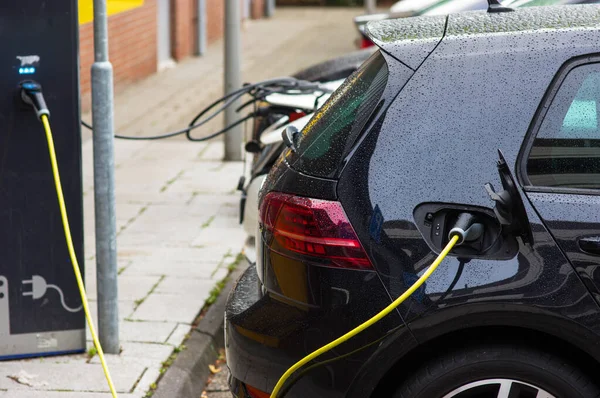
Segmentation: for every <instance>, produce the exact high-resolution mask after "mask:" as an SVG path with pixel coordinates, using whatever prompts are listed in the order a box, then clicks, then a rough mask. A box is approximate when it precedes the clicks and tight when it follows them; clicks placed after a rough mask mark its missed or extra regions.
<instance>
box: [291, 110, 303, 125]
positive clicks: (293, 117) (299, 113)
mask: <svg viewBox="0 0 600 398" xmlns="http://www.w3.org/2000/svg"><path fill="white" fill-rule="evenodd" d="M304 116H306V113H305V112H302V111H296V112H292V113H290V116H289V120H288V123H291V122H293V121H294V120H298V119H300V118H301V117H304Z"/></svg>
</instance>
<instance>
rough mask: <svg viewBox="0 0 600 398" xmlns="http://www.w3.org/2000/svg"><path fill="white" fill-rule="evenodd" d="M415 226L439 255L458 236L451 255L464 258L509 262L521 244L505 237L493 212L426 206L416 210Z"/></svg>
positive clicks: (432, 204)
mask: <svg viewBox="0 0 600 398" xmlns="http://www.w3.org/2000/svg"><path fill="white" fill-rule="evenodd" d="M414 217H415V224H416V225H417V228H418V229H419V231H420V232H421V234H422V235H423V237H424V239H425V241H426V242H427V244H428V245H429V246H430V247H431V249H432V250H433V251H435V252H437V253H439V252H440V251H441V250H442V249H443V247H444V246H445V245H446V244H447V243H448V242H449V241H450V239H451V238H452V236H454V235H457V236H458V238H459V240H458V242H457V244H456V246H455V247H454V248H453V249H452V251H451V252H450V254H451V255H454V256H460V257H464V258H486V259H498V260H499V259H509V258H512V257H514V256H515V255H516V253H517V251H518V243H517V241H516V240H515V238H514V236H512V234H504V233H503V228H502V225H501V224H500V223H499V222H498V220H497V218H496V216H495V213H494V211H493V210H492V209H488V208H485V207H478V206H467V205H458V204H449V203H423V204H421V205H419V206H417V208H416V209H415V211H414Z"/></svg>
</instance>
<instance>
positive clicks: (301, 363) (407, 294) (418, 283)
mask: <svg viewBox="0 0 600 398" xmlns="http://www.w3.org/2000/svg"><path fill="white" fill-rule="evenodd" d="M458 239H459V236H458V235H454V236H452V238H451V239H450V242H448V244H447V245H446V247H445V248H444V250H442V252H441V253H440V254H439V256H437V258H436V259H435V261H434V262H433V263H432V264H431V265H430V266H429V268H427V271H425V273H424V274H423V275H422V276H421V277H420V278H419V279H418V280H417V281H416V282H415V283H414V284H413V285H412V286H411V287H410V288H408V290H407V291H405V292H404V293H403V294H402V295H401V296H400V297H398V298H397V299H396V300H394V301H393V302H392V303H391V304H390V305H388V306H387V307H385V308H384V309H383V310H382V311H381V312H379V313H378V314H376V315H375V316H374V317H372V318H370V319H368V320H367V321H366V322H364V323H361V324H360V325H358V326H357V327H355V328H354V329H352V330H351V331H349V332H348V333H346V334H344V335H343V336H341V337H338V338H337V339H335V340H333V341H332V342H331V343H328V344H325V345H324V346H323V347H321V348H319V349H318V350H316V351H313V352H311V353H310V354H308V355H307V356H305V357H304V358H302V359H301V360H299V361H298V362H296V363H295V364H294V365H292V367H291V368H289V369H288V370H286V372H285V373H284V374H283V376H281V378H280V379H279V381H278V382H277V384H276V385H275V388H274V389H273V392H272V393H271V398H277V394H278V393H279V390H281V387H283V384H284V383H285V382H286V380H287V379H288V378H289V377H290V376H291V375H292V373H294V372H295V371H296V370H298V369H299V368H300V367H302V366H304V365H305V364H306V363H308V362H310V361H312V360H313V359H315V358H316V357H318V356H320V355H322V354H324V353H326V352H327V351H329V350H331V349H333V348H335V347H337V346H338V345H340V344H342V343H343V342H345V341H347V340H350V339H351V338H352V337H354V336H356V335H357V334H359V333H360V332H362V331H363V330H365V329H366V328H368V327H369V326H372V325H374V324H375V323H377V322H379V321H380V320H381V319H383V318H384V317H385V316H386V315H388V314H389V313H390V312H392V311H393V310H394V309H395V308H396V307H398V306H399V305H400V304H402V303H403V302H404V301H405V300H406V299H407V298H409V297H410V296H411V295H412V294H413V293H414V292H415V291H416V290H417V289H418V288H420V287H421V285H422V284H423V283H425V281H426V280H427V279H429V277H430V276H431V274H433V272H434V271H435V270H436V269H437V267H438V266H439V265H440V264H441V263H442V261H443V260H444V258H446V256H447V255H448V253H450V250H452V248H453V247H454V246H455V245H456V243H457V242H458Z"/></svg>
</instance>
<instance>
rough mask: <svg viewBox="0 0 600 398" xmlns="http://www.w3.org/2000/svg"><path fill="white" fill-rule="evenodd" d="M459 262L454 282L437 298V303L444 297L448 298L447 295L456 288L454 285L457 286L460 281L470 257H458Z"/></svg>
mask: <svg viewBox="0 0 600 398" xmlns="http://www.w3.org/2000/svg"><path fill="white" fill-rule="evenodd" d="M458 261H459V264H458V270H457V271H456V275H454V279H453V280H452V282H451V283H450V286H448V289H446V291H445V292H444V294H442V295H441V296H440V297H439V298H438V299H437V300H436V303H439V302H441V301H442V300H443V299H445V298H446V296H448V294H450V292H451V291H452V290H454V287H455V286H456V284H457V283H458V280H459V279H460V277H461V276H462V273H463V270H464V269H465V264H466V263H468V262H469V261H471V260H469V259H464V258H459V259H458Z"/></svg>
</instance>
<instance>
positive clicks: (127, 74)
mask: <svg viewBox="0 0 600 398" xmlns="http://www.w3.org/2000/svg"><path fill="white" fill-rule="evenodd" d="M156 18H157V9H156V0H145V2H144V5H143V6H142V7H139V8H135V9H133V10H130V11H126V12H124V13H121V14H117V15H113V16H111V17H109V19H108V36H109V43H108V48H109V58H110V61H111V63H112V65H113V73H114V83H115V89H116V90H117V91H118V90H119V88H121V87H124V86H125V85H127V84H128V83H132V82H134V81H137V80H140V79H142V78H144V77H146V76H149V75H151V74H153V73H155V72H156V66H157V65H156V57H157V54H156ZM93 29H94V27H93V24H92V23H88V24H85V25H82V26H80V28H79V52H80V78H81V94H82V102H81V104H82V108H83V110H84V111H86V110H88V109H89V108H90V101H91V100H90V91H91V82H90V68H91V66H92V63H93V62H94V39H93V35H94V31H93Z"/></svg>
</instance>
